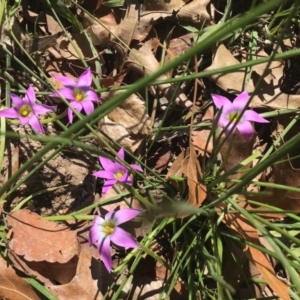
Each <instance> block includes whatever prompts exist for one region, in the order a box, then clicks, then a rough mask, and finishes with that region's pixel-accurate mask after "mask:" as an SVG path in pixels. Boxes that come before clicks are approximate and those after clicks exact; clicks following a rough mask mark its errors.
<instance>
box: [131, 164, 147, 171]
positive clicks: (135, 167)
mask: <svg viewBox="0 0 300 300" xmlns="http://www.w3.org/2000/svg"><path fill="white" fill-rule="evenodd" d="M130 167H131V168H133V169H135V170H137V171H139V172H144V171H143V169H142V167H141V166H139V165H136V164H132V165H130Z"/></svg>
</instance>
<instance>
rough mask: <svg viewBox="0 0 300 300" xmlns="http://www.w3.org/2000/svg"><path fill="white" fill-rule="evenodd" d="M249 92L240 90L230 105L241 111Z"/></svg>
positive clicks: (245, 104)
mask: <svg viewBox="0 0 300 300" xmlns="http://www.w3.org/2000/svg"><path fill="white" fill-rule="evenodd" d="M248 100H249V94H248V92H246V91H245V92H242V93H241V94H239V95H238V96H237V97H236V98H235V99H234V100H233V102H232V107H233V108H234V109H236V110H238V111H242V110H243V109H245V107H246V106H247V104H248Z"/></svg>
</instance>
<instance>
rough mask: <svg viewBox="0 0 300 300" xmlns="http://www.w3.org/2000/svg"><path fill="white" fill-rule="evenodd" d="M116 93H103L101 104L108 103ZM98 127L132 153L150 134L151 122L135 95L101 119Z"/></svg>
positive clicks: (141, 102) (142, 103)
mask: <svg viewBox="0 0 300 300" xmlns="http://www.w3.org/2000/svg"><path fill="white" fill-rule="evenodd" d="M118 93H120V92H118V91H113V92H103V93H102V94H101V99H102V101H103V102H105V101H109V100H110V99H111V98H112V97H113V96H114V95H116V94H118ZM98 127H99V128H100V130H101V131H102V132H103V133H105V134H106V135H107V136H109V137H110V139H111V140H113V141H116V142H118V143H119V144H120V145H121V146H122V147H124V148H126V149H131V150H132V151H134V148H135V147H136V145H137V143H139V142H141V141H142V139H143V137H144V136H145V135H150V134H151V133H152V130H151V120H150V117H149V116H148V115H147V113H146V108H145V103H144V102H143V101H142V100H141V99H140V98H139V97H138V96H137V95H135V94H132V95H131V96H130V97H128V98H127V99H126V100H125V101H123V102H122V103H121V104H120V105H119V106H118V107H117V108H115V109H114V110H113V111H111V112H110V113H109V114H108V115H107V116H105V117H104V118H103V119H101V120H100V121H99V123H98ZM103 138H105V137H103Z"/></svg>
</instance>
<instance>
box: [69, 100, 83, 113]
mask: <svg viewBox="0 0 300 300" xmlns="http://www.w3.org/2000/svg"><path fill="white" fill-rule="evenodd" d="M70 105H71V106H72V107H73V108H75V109H76V110H77V111H78V112H79V113H80V112H81V110H82V104H81V103H80V102H76V101H72V102H70Z"/></svg>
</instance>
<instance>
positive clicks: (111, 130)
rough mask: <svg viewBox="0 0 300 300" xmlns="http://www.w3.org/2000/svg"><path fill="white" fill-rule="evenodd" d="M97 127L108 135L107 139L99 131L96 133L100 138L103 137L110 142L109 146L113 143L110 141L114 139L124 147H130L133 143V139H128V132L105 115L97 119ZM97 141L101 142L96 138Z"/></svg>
mask: <svg viewBox="0 0 300 300" xmlns="http://www.w3.org/2000/svg"><path fill="white" fill-rule="evenodd" d="M98 127H99V129H100V130H101V131H102V132H103V133H105V134H106V135H107V136H108V137H109V139H107V138H106V137H105V136H104V135H102V134H101V133H98V134H99V135H100V136H101V138H103V139H104V140H106V141H107V142H108V143H110V144H111V146H114V145H115V144H114V143H112V142H111V141H115V142H117V143H119V144H120V145H121V146H122V147H124V148H126V149H131V147H132V145H133V140H131V139H130V134H129V133H128V131H127V130H126V129H125V128H124V127H123V126H122V125H120V124H117V123H115V122H113V121H111V120H110V119H109V118H108V116H105V117H104V118H103V119H101V120H100V121H99V123H98ZM98 142H99V143H101V140H98ZM103 146H104V144H103Z"/></svg>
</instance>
